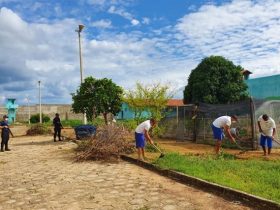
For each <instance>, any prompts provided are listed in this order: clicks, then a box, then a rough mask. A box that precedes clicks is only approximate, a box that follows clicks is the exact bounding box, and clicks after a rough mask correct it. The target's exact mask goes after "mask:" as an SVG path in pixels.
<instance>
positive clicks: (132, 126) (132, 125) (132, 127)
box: [117, 120, 137, 131]
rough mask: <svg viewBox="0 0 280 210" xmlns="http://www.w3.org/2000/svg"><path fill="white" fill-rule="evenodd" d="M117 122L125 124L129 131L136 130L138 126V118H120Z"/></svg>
mask: <svg viewBox="0 0 280 210" xmlns="http://www.w3.org/2000/svg"><path fill="white" fill-rule="evenodd" d="M117 124H118V125H121V126H123V127H124V128H126V129H127V130H129V131H134V130H135V129H136V127H137V121H136V120H118V121H117Z"/></svg>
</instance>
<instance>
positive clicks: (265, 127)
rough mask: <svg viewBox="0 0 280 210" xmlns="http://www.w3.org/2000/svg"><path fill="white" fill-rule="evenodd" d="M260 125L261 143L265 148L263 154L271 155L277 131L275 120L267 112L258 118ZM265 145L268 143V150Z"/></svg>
mask: <svg viewBox="0 0 280 210" xmlns="http://www.w3.org/2000/svg"><path fill="white" fill-rule="evenodd" d="M258 127H259V131H260V133H261V137H260V145H261V146H262V149H263V155H264V156H266V154H268V155H270V153H271V148H272V140H273V139H274V137H275V133H276V125H275V121H274V120H273V119H272V118H271V117H269V116H268V115H267V114H263V115H261V116H260V117H259V118H258ZM265 145H267V150H268V151H267V152H266V148H265Z"/></svg>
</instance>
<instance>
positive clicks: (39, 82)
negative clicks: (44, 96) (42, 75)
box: [38, 80, 42, 123]
mask: <svg viewBox="0 0 280 210" xmlns="http://www.w3.org/2000/svg"><path fill="white" fill-rule="evenodd" d="M38 84H39V116H40V123H42V106H41V81H40V80H39V81H38Z"/></svg>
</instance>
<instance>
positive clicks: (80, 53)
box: [75, 25, 87, 125]
mask: <svg viewBox="0 0 280 210" xmlns="http://www.w3.org/2000/svg"><path fill="white" fill-rule="evenodd" d="M84 27H85V26H84V25H79V27H78V29H76V30H75V31H76V32H77V33H78V37H79V56H80V74H81V85H82V83H83V81H84V78H83V60H82V47H81V32H82V30H83V28H84ZM84 124H85V125H86V124H87V116H86V113H84Z"/></svg>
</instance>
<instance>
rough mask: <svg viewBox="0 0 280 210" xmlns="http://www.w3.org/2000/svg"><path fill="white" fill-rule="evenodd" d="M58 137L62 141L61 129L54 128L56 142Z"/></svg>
mask: <svg viewBox="0 0 280 210" xmlns="http://www.w3.org/2000/svg"><path fill="white" fill-rule="evenodd" d="M56 136H58V140H61V128H54V135H53V138H54V140H56Z"/></svg>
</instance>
